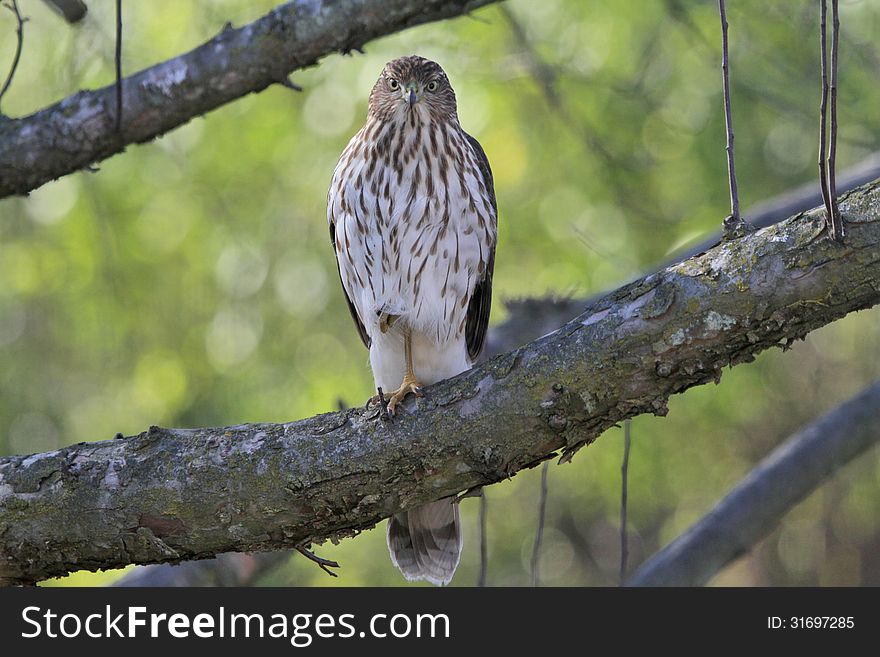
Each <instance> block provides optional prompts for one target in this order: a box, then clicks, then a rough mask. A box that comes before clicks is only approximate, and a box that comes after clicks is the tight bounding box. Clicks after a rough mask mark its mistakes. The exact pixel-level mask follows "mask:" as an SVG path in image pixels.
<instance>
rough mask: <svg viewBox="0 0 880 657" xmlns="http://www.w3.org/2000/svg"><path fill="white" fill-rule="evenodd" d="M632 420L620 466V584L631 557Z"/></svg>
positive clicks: (625, 432) (626, 426)
mask: <svg viewBox="0 0 880 657" xmlns="http://www.w3.org/2000/svg"><path fill="white" fill-rule="evenodd" d="M631 429H632V420H627V421H626V422H624V423H623V463H622V464H621V466H620V585H621V586H623V579H624V577H626V562H627V559H628V558H629V536H628V535H627V533H626V504H627V483H628V481H627V480H628V477H629V449H630V444H631V434H630V432H631Z"/></svg>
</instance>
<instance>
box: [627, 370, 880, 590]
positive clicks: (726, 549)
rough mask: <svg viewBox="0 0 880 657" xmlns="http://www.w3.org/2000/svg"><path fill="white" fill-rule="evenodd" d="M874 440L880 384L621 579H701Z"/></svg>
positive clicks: (813, 428)
mask: <svg viewBox="0 0 880 657" xmlns="http://www.w3.org/2000/svg"><path fill="white" fill-rule="evenodd" d="M878 442H880V383H875V384H874V385H872V386H870V387H869V388H867V389H865V390H863V391H862V392H861V393H859V394H858V395H856V396H855V397H854V398H852V399H850V400H849V401H848V402H846V403H844V404H841V405H840V406H838V407H837V408H835V409H834V410H833V411H831V412H829V413H827V414H826V415H824V416H823V417H821V418H820V419H819V420H817V421H816V422H813V423H812V424H810V425H809V426H807V427H805V428H803V429H802V430H801V431H799V432H798V433H797V434H795V435H794V436H792V437H791V438H790V439H788V440H787V441H786V442H785V443H784V444H783V445H782V446H780V447H779V448H777V449H776V450H774V452H773V453H772V454H771V455H770V456H768V457H767V458H766V459H764V460H763V461H762V462H761V463H760V464H759V465H758V466H757V467H756V468H755V469H754V470H752V471H751V472H750V473H749V475H748V476H747V477H746V478H745V479H743V481H742V482H741V483H740V484H739V485H737V487H736V488H734V489H733V490H732V491H731V492H730V494H728V495H727V496H726V497H725V498H724V499H723V500H722V501H721V502H719V503H718V505H717V506H716V507H715V508H714V509H712V511H710V512H709V513H708V514H707V515H706V516H705V517H704V518H702V519H701V520H700V521H699V522H697V523H696V524H694V525H693V526H692V527H690V528H689V529H688V530H687V531H686V532H685V533H684V534H682V535H681V536H680V537H679V538H677V539H676V540H674V541H673V542H672V543H670V544H669V545H668V546H666V547H665V548H663V549H662V550H661V551H660V552H658V553H657V554H655V555H654V556H653V557H651V558H650V559H648V561H646V562H645V563H644V564H642V566H641V567H640V568H639V569H638V571H637V572H636V573H635V574H634V575H633V576H632V578H631V579H630V580H629V581H628V582H627V586H701V585H703V584H705V583H706V582H708V581H709V580H710V579H711V578H712V577H713V576H714V575H715V574H716V573H717V572H718V571H719V570H721V569H722V568H723V567H724V566H726V565H727V564H728V563H730V562H731V561H733V560H734V559H736V558H737V557H739V556H741V555H743V554H745V553H746V552H748V551H749V550H750V549H751V548H752V546H753V545H755V543H757V542H758V541H759V540H761V539H762V538H764V536H766V535H767V534H769V533H770V531H772V530H773V529H774V528H775V527H776V525H777V523H778V522H779V520H780V519H781V518H782V516H784V515H785V514H786V513H787V512H788V511H789V510H791V508H792V507H793V506H794V505H795V504H797V503H798V502H800V501H801V500H803V499H804V498H805V497H806V496H807V495H809V494H810V493H811V492H813V491H814V490H815V489H816V488H817V487H818V486H819V485H820V484H821V483H822V482H823V481H825V480H826V479H827V478H828V476H830V475H831V474H833V473H834V472H836V471H837V470H838V469H839V468H840V467H842V466H843V465H845V464H847V463H849V462H850V461H851V460H853V459H854V458H856V457H857V456H859V455H860V454H862V453H864V452H865V451H866V450H868V449H869V448H870V447H872V446H874V445H876V444H877V443H878Z"/></svg>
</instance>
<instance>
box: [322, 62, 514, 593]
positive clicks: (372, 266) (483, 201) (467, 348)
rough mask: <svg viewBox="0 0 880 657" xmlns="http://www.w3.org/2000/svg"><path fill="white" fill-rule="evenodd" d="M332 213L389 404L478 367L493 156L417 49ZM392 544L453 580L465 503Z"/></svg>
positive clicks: (387, 95)
mask: <svg viewBox="0 0 880 657" xmlns="http://www.w3.org/2000/svg"><path fill="white" fill-rule="evenodd" d="M327 218H328V220H329V223H330V239H331V241H332V243H333V246H334V248H335V250H336V260H337V264H338V265H339V277H340V279H341V280H342V287H343V289H344V290H345V295H346V299H347V301H348V307H349V310H350V311H351V315H352V317H353V318H354V321H355V324H356V325H357V329H358V332H359V333H360V336H361V339H362V340H363V341H364V344H365V345H366V346H367V347H368V348H369V350H370V366H371V367H372V370H373V378H374V379H375V381H376V386H377V387H378V388H381V389H382V390H383V391H385V392H387V393H388V395H389V398H388V411H389V412H390V413H391V414H394V413H395V412H396V411H397V409H398V407H399V405H400V403H401V402H402V401H403V400H404V399H405V398H406V396H407V395H408V394H409V393H413V394H415V395H421V386H422V385H423V384H424V385H427V384H431V383H435V382H436V381H440V380H441V379H447V378H449V377H452V376H455V375H456V374H459V373H461V372H463V371H465V370H467V369H469V368H470V366H471V364H472V363H473V362H474V360H476V358H477V356H479V354H480V351H481V350H482V348H483V342H484V341H485V338H486V328H487V326H488V323H489V306H490V305H491V301H492V270H493V266H494V262H495V241H496V234H497V208H496V204H495V190H494V187H493V182H492V171H491V170H490V168H489V162H488V160H487V159H486V154H485V153H484V152H483V149H482V147H481V146H480V144H479V143H478V142H477V140H476V139H474V138H473V137H471V136H470V135H469V134H467V133H466V132H465V131H464V130H462V128H461V125H459V122H458V115H457V113H456V102H455V92H454V91H453V90H452V87H451V86H450V84H449V80H448V78H447V77H446V74H445V73H444V72H443V69H442V68H440V66H439V65H438V64H436V63H434V62H432V61H429V60H427V59H424V58H422V57H415V56H413V57H403V58H401V59H396V60H394V61H393V62H390V63H388V64H387V65H386V66H385V68H384V69H383V71H382V74H381V75H380V76H379V80H378V81H377V82H376V85H375V86H374V87H373V91H372V92H371V93H370V104H369V113H368V116H367V122H366V124H365V125H364V127H363V128H361V129H360V131H359V132H358V133H357V134H356V135H355V136H354V137H353V138H352V140H351V141H350V142H349V144H348V146H347V147H346V148H345V150H344V151H343V152H342V156H341V157H340V158H339V163H338V164H337V165H336V170H335V171H334V172H333V181H332V182H331V184H330V192H329V195H328V199H327ZM374 399H375V398H374ZM388 549H389V551H390V552H391V560H392V561H393V562H394V564H395V565H396V566H397V567H398V568H399V569H400V571H401V572H402V573H403V575H404V577H406V578H407V579H409V580H416V579H425V580H428V581H430V582H433V583H434V584H446V583H447V582H449V580H450V579H452V575H453V573H455V569H456V567H457V566H458V561H459V558H460V556H461V528H460V523H459V517H458V505H457V504H456V503H455V502H454V501H453V500H451V499H444V500H440V501H438V502H432V503H431V504H426V505H424V506H420V507H417V508H414V509H411V510H409V511H407V512H405V513H398V514H396V515H395V516H394V517H393V518H391V519H390V520H389V522H388Z"/></svg>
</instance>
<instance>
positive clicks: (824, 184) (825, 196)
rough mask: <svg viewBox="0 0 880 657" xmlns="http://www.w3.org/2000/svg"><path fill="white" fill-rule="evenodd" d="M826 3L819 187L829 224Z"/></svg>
mask: <svg viewBox="0 0 880 657" xmlns="http://www.w3.org/2000/svg"><path fill="white" fill-rule="evenodd" d="M827 14H828V5H827V3H826V0H819V44H820V55H819V61H820V68H821V69H822V100H821V101H820V102H819V188H820V189H821V190H822V201H823V203H824V204H825V214H826V220H827V222H828V225H829V227H830V226H831V217H832V216H833V214H834V213H833V212H832V210H831V195H830V194H829V193H828V174H827V172H826V170H825V152H826V148H827V142H828V134H827V130H828V45H827V39H826V33H827V29H826V16H827Z"/></svg>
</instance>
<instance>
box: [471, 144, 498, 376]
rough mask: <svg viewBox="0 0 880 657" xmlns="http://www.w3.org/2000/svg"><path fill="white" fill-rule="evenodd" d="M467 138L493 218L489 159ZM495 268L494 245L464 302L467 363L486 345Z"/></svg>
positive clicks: (494, 202) (492, 189) (493, 195)
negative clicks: (481, 178)
mask: <svg viewBox="0 0 880 657" xmlns="http://www.w3.org/2000/svg"><path fill="white" fill-rule="evenodd" d="M464 136H465V137H467V140H468V142H469V143H470V145H471V148H472V149H473V151H474V155H475V156H476V158H477V166H479V167H480V173H481V174H482V176H483V184H484V185H485V186H486V191H487V192H488V193H489V200H490V201H491V203H492V209H493V210H494V211H495V217H496V220H497V217H498V204H497V202H496V201H495V183H494V181H493V179H492V169H491V168H490V167H489V159H488V158H487V157H486V152H485V151H484V150H483V147H482V146H480V142H478V141H477V140H476V139H474V138H473V137H471V136H470V135H469V134H467V133H466V132H465V133H464ZM494 269H495V244H492V246H491V247H490V248H489V257H488V258H487V259H486V267H485V269H484V270H483V277H482V278H481V279H479V280H478V281H477V285H476V287H474V294H473V296H472V297H471V300H470V301H469V302H468V308H467V323H466V324H465V329H464V334H465V340H466V342H467V350H468V357H469V358H470V359H471V362H474V361H476V360H477V357H478V356H479V355H480V352H481V351H483V345H484V344H485V342H486V331H487V330H488V328H489V310H490V308H491V306H492V273H493V271H494Z"/></svg>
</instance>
